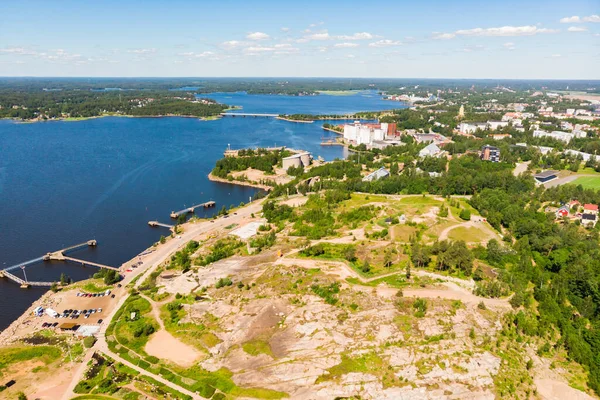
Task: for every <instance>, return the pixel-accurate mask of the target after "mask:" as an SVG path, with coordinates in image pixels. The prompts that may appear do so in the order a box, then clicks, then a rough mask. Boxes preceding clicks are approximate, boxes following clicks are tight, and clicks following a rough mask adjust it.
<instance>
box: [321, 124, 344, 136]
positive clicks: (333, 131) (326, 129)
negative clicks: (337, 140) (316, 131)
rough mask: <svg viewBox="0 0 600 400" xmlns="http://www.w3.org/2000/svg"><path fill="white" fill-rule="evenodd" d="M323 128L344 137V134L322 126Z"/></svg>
mask: <svg viewBox="0 0 600 400" xmlns="http://www.w3.org/2000/svg"><path fill="white" fill-rule="evenodd" d="M321 128H323V130H324V131H329V132H333V133H336V134H338V135H342V136H343V135H344V132H340V131H336V130H335V129H331V128H325V127H324V126H322V127H321Z"/></svg>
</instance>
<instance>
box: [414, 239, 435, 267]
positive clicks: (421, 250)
mask: <svg viewBox="0 0 600 400" xmlns="http://www.w3.org/2000/svg"><path fill="white" fill-rule="evenodd" d="M411 260H412V262H413V264H415V265H416V266H417V267H423V266H426V265H428V264H429V262H430V261H431V255H430V252H429V248H426V247H423V246H422V245H420V244H418V243H415V244H414V245H413V246H412V252H411Z"/></svg>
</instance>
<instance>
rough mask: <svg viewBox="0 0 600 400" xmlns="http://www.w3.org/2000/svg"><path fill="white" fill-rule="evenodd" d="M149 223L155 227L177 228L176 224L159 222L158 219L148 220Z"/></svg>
mask: <svg viewBox="0 0 600 400" xmlns="http://www.w3.org/2000/svg"><path fill="white" fill-rule="evenodd" d="M148 225H150V226H151V227H153V228H157V227H161V228H169V229H170V230H173V229H175V226H174V225H169V224H163V223H162V222H158V221H148Z"/></svg>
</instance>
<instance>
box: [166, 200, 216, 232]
mask: <svg viewBox="0 0 600 400" xmlns="http://www.w3.org/2000/svg"><path fill="white" fill-rule="evenodd" d="M215 204H217V203H215V202H214V201H207V202H206V203H200V204H196V205H195V206H191V207H188V208H185V209H183V210H180V211H171V218H173V219H177V218H179V216H180V215H184V214H193V213H194V211H196V208H201V207H203V208H209V207H214V206H215ZM157 226H158V225H157Z"/></svg>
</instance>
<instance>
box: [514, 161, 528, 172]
mask: <svg viewBox="0 0 600 400" xmlns="http://www.w3.org/2000/svg"><path fill="white" fill-rule="evenodd" d="M530 163H531V161H526V162H522V163H517V165H516V166H515V169H514V170H513V175H514V176H519V175H521V174H522V173H523V172H526V171H527V168H528V167H529V164H530Z"/></svg>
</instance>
